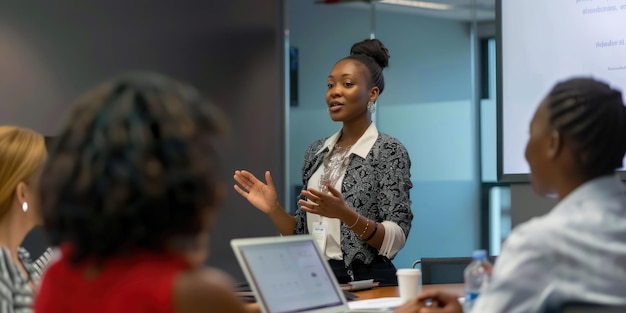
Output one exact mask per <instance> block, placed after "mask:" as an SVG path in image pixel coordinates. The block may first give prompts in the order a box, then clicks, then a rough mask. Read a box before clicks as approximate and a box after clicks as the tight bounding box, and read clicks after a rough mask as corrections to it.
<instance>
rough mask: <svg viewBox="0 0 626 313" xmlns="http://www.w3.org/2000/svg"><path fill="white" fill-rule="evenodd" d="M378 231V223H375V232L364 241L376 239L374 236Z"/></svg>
mask: <svg viewBox="0 0 626 313" xmlns="http://www.w3.org/2000/svg"><path fill="white" fill-rule="evenodd" d="M377 230H378V223H376V222H374V231H373V232H372V233H371V234H370V235H369V236H367V238H365V239H363V241H370V240H372V238H374V235H376V231H377Z"/></svg>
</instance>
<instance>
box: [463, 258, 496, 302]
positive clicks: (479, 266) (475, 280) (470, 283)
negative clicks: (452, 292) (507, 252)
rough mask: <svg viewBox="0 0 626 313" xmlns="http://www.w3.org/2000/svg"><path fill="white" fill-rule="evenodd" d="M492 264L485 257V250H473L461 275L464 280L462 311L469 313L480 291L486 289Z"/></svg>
mask: <svg viewBox="0 0 626 313" xmlns="http://www.w3.org/2000/svg"><path fill="white" fill-rule="evenodd" d="M492 268H493V265H492V264H491V262H489V260H488V259H487V251H485V250H475V251H474V253H473V254H472V262H471V263H470V264H469V265H468V266H467V267H466V268H465V271H464V272H463V277H464V280H465V301H464V304H463V308H464V310H463V311H464V312H465V313H469V312H470V311H471V310H472V307H473V306H474V302H476V299H477V298H478V297H479V296H480V293H481V292H483V291H484V290H486V288H487V286H488V285H489V281H490V280H491V270H492Z"/></svg>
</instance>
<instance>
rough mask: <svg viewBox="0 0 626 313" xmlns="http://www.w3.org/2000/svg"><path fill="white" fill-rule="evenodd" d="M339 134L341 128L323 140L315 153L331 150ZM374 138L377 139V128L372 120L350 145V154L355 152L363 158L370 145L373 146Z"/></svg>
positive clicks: (370, 147)
mask: <svg viewBox="0 0 626 313" xmlns="http://www.w3.org/2000/svg"><path fill="white" fill-rule="evenodd" d="M339 136H341V129H340V130H339V131H337V132H336V133H334V134H333V135H332V136H330V137H328V139H326V141H324V145H322V147H321V148H320V149H319V150H318V151H317V152H316V154H319V153H320V152H322V151H324V150H325V149H328V151H330V150H332V148H333V147H334V146H335V144H336V143H337V140H338V139H339ZM376 139H378V129H377V128H376V125H375V124H374V123H373V122H372V123H370V126H368V127H367V129H366V130H365V133H363V135H362V136H361V138H359V140H357V142H356V143H355V144H354V145H352V148H350V154H356V155H358V156H360V157H361V158H363V159H365V158H366V157H367V154H368V153H369V152H370V150H371V149H372V146H374V143H375V142H376Z"/></svg>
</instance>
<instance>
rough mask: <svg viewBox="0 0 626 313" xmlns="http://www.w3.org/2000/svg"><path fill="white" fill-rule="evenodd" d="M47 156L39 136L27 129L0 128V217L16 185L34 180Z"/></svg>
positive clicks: (10, 199)
mask: <svg viewBox="0 0 626 313" xmlns="http://www.w3.org/2000/svg"><path fill="white" fill-rule="evenodd" d="M46 156H47V152H46V145H45V140H44V138H43V136H42V135H40V134H38V133H37V132H35V131H33V130H30V129H27V128H22V127H16V126H0V217H1V216H3V215H4V214H5V213H6V212H7V211H8V210H9V207H10V205H11V201H12V200H13V197H14V195H15V188H17V185H18V184H19V183H20V182H28V181H29V180H31V179H33V178H34V177H35V175H37V174H38V173H39V171H40V169H41V168H42V167H43V164H44V162H45V160H46Z"/></svg>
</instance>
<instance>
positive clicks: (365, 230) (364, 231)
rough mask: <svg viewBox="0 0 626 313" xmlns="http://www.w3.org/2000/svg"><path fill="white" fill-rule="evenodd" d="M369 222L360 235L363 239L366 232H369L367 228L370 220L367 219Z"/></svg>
mask: <svg viewBox="0 0 626 313" xmlns="http://www.w3.org/2000/svg"><path fill="white" fill-rule="evenodd" d="M366 221H367V223H366V224H365V229H363V232H362V233H361V234H360V235H359V237H360V238H361V239H363V235H365V233H366V232H367V228H368V227H369V226H370V220H369V219H366Z"/></svg>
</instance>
